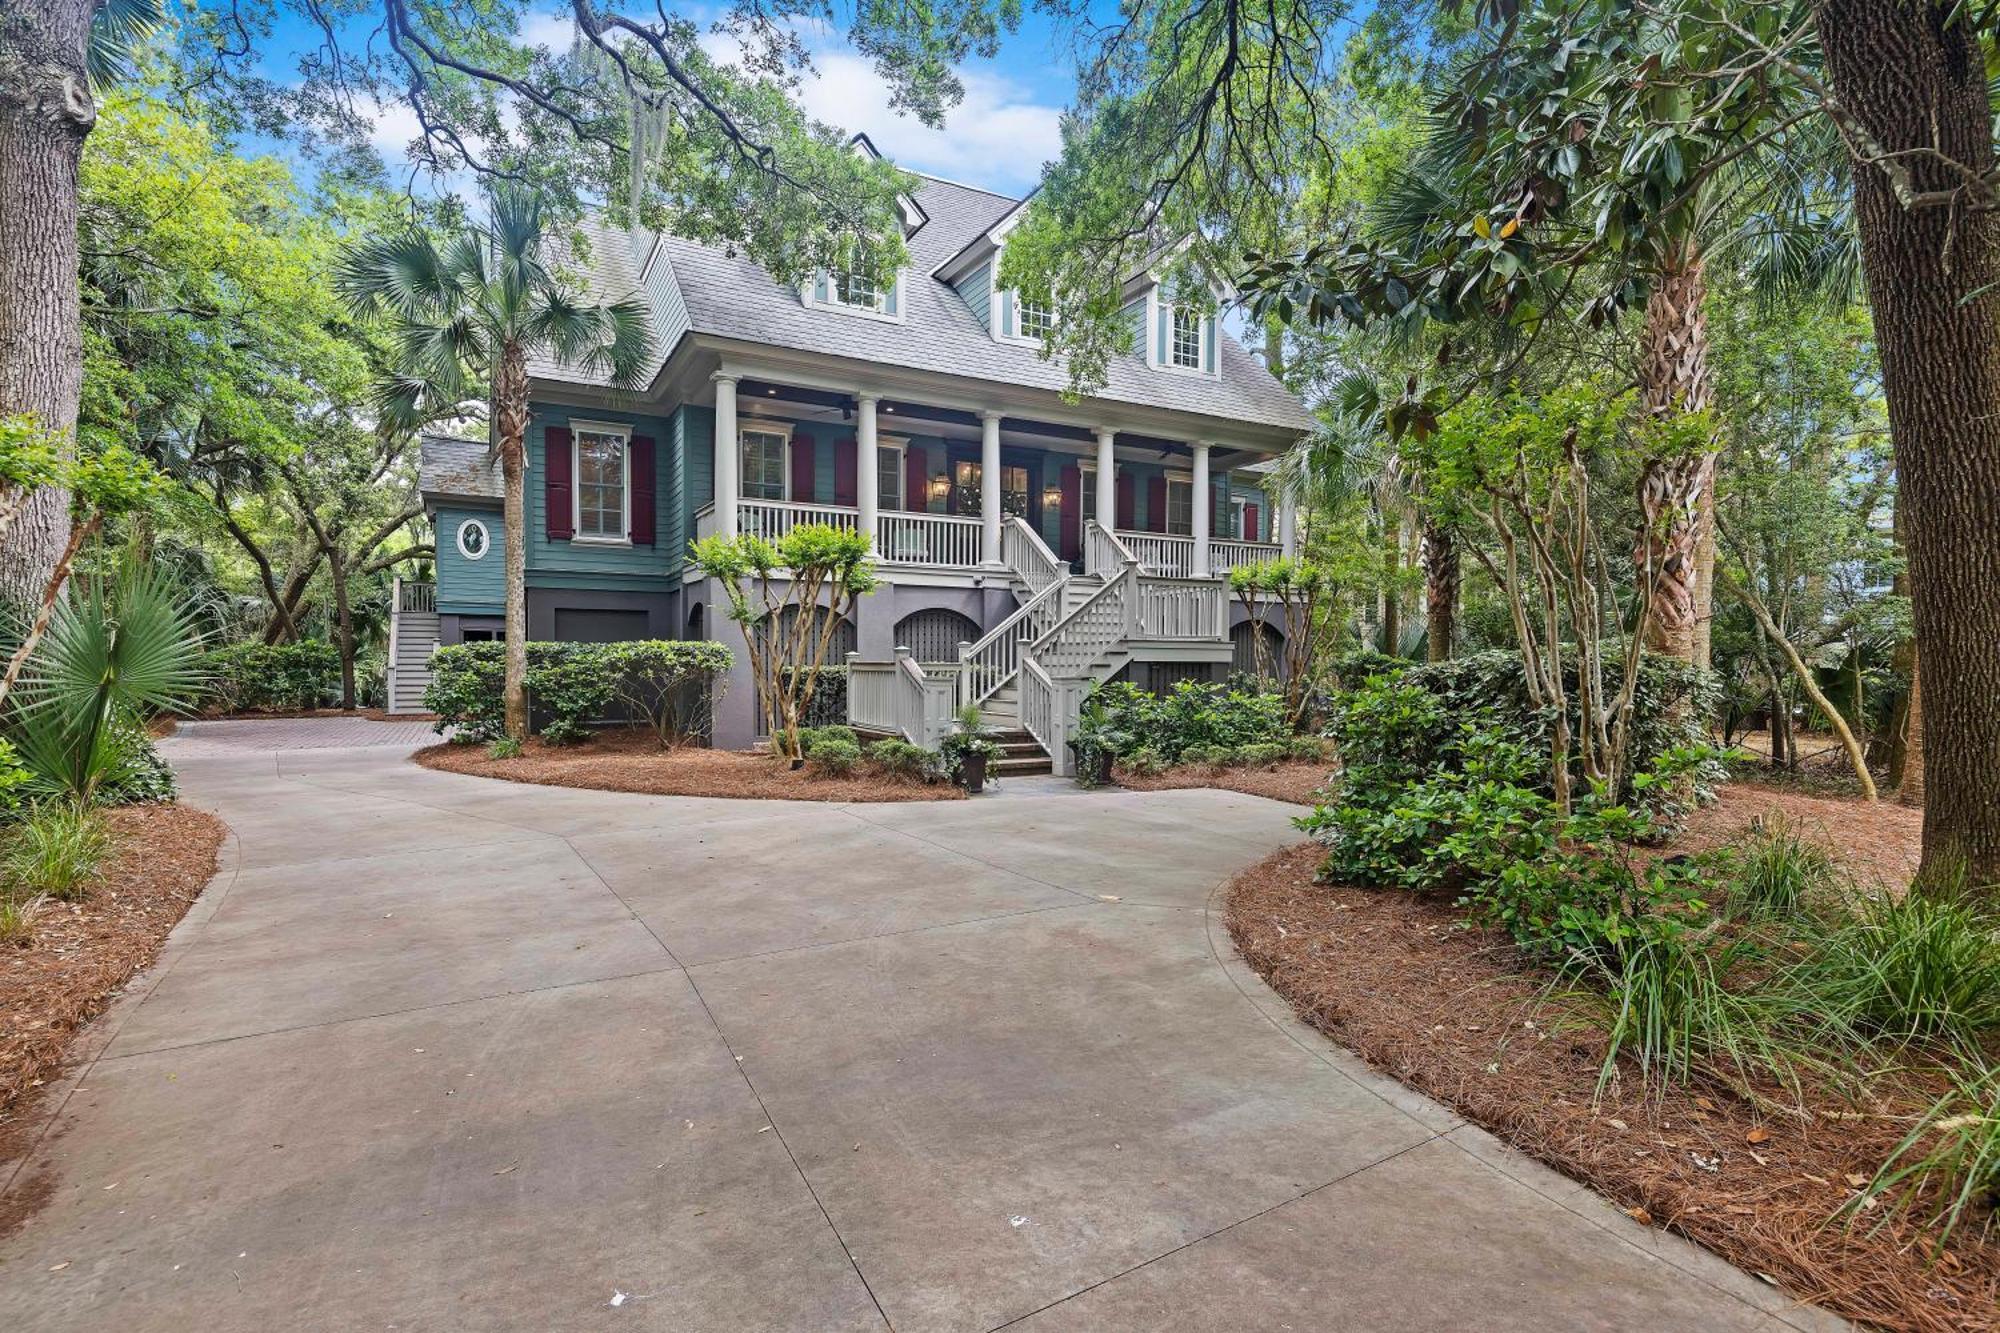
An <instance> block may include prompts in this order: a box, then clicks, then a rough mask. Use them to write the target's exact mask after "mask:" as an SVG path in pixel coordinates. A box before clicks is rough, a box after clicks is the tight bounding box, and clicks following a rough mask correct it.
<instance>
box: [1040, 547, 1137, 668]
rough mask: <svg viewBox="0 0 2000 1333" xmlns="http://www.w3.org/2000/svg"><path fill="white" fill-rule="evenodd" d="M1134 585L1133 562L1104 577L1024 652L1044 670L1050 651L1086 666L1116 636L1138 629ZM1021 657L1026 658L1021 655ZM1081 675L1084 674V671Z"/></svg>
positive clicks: (1134, 564) (1131, 635)
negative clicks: (1086, 595)
mask: <svg viewBox="0 0 2000 1333" xmlns="http://www.w3.org/2000/svg"><path fill="white" fill-rule="evenodd" d="M1138 586H1139V566H1138V563H1137V562H1136V561H1135V562H1133V563H1131V564H1128V565H1127V566H1125V568H1124V569H1123V570H1122V571H1120V572H1119V573H1118V574H1117V575H1116V576H1114V577H1111V578H1107V579H1105V580H1104V586H1103V587H1101V588H1099V589H1098V590H1097V591H1096V592H1094V593H1092V594H1091V595H1090V596H1089V597H1087V598H1085V599H1084V600H1083V601H1082V602H1081V603H1079V604H1078V605H1077V607H1076V609H1075V610H1073V611H1071V612H1070V613H1069V614H1068V615H1066V616H1064V617H1063V618H1062V619H1061V620H1059V621H1057V622H1056V623H1055V624H1054V625H1053V626H1051V627H1050V629H1049V630H1048V632H1047V633H1045V634H1043V635H1042V636H1041V637H1040V638H1038V639H1036V640H1035V641H1034V643H1033V644H1031V645H1029V648H1028V652H1029V653H1032V654H1033V656H1034V657H1035V658H1036V659H1037V661H1038V662H1040V664H1041V665H1042V666H1043V668H1044V669H1048V668H1049V667H1050V666H1051V665H1052V664H1051V663H1050V662H1048V661H1046V660H1043V659H1046V658H1048V657H1049V656H1050V655H1051V653H1052V651H1053V652H1055V653H1056V654H1058V655H1059V656H1061V657H1063V658H1068V659H1073V664H1074V665H1075V666H1078V667H1086V668H1087V667H1088V665H1089V664H1090V663H1092V662H1095V661H1096V660H1097V658H1098V657H1100V656H1102V654H1103V652H1104V650H1105V649H1106V648H1109V647H1110V646H1111V645H1112V644H1114V643H1117V642H1118V641H1119V640H1120V639H1129V638H1133V637H1135V631H1136V630H1137V628H1138V626H1137V623H1136V622H1137V619H1138V610H1139V598H1138ZM1023 660H1024V661H1025V660H1026V658H1025V656H1024V658H1023ZM1049 674H1050V675H1051V676H1072V675H1075V674H1077V673H1076V672H1075V671H1068V670H1061V671H1055V670H1052V671H1050V672H1049ZM1085 674H1088V673H1087V671H1086V672H1085Z"/></svg>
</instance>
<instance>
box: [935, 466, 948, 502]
mask: <svg viewBox="0 0 2000 1333" xmlns="http://www.w3.org/2000/svg"><path fill="white" fill-rule="evenodd" d="M950 494H951V478H950V477H948V476H946V475H945V474H944V473H942V472H940V473H938V474H937V475H936V476H935V477H932V478H931V499H933V500H942V499H945V498H946V497H947V496H949V495H950Z"/></svg>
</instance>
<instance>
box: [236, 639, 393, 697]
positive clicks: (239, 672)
mask: <svg viewBox="0 0 2000 1333" xmlns="http://www.w3.org/2000/svg"><path fill="white" fill-rule="evenodd" d="M201 665H202V670H203V672H204V674H206V675H207V676H208V678H209V685H208V699H209V702H210V703H211V704H212V705H213V706H214V707H216V708H218V709H220V710H221V711H223V712H225V713H254V712H303V711H305V710H307V709H313V708H321V707H325V706H328V705H331V704H334V703H336V702H338V701H339V699H340V649H339V648H337V647H335V646H334V645H333V644H331V643H327V642H326V641H324V640H322V639H302V640H300V641H299V642H297V643H275V644H267V643H239V644H234V645H232V646H230V647H228V648H219V649H217V650H216V651H215V652H212V653H209V654H208V655H207V656H205V657H203V658H202V663H201ZM358 675H359V668H358V666H357V676H358Z"/></svg>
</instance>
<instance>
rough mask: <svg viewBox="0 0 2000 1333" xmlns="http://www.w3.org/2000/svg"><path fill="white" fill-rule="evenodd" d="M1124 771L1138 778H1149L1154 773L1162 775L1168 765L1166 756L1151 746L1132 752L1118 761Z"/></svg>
mask: <svg viewBox="0 0 2000 1333" xmlns="http://www.w3.org/2000/svg"><path fill="white" fill-rule="evenodd" d="M1118 762H1119V763H1120V764H1122V765H1123V766H1124V768H1125V770H1126V771H1127V772H1129V773H1132V774H1134V775H1136V776H1138V777H1142V778H1149V777H1152V776H1153V775H1154V774H1156V773H1164V772H1165V771H1166V770H1167V768H1168V767H1169V765H1168V764H1167V760H1166V756H1165V755H1163V754H1161V753H1160V752H1159V751H1158V750H1155V749H1153V748H1152V747H1151V746H1146V747H1145V748H1143V749H1138V750H1134V751H1132V753H1130V754H1128V755H1126V756H1125V757H1124V758H1123V759H1120V760H1119V761H1118Z"/></svg>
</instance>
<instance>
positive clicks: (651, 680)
mask: <svg viewBox="0 0 2000 1333" xmlns="http://www.w3.org/2000/svg"><path fill="white" fill-rule="evenodd" d="M506 651H507V649H506V645H505V644H501V643H461V644H453V645H451V646H449V647H445V648H440V649H438V650H437V652H436V653H435V654H433V655H432V657H431V683H430V688H429V689H427V690H425V691H424V707H425V708H427V709H429V710H430V711H431V712H433V713H436V714H437V715H438V720H437V722H436V724H435V726H434V729H435V730H436V731H438V732H439V733H444V732H448V731H449V732H453V733H454V739H458V740H465V741H489V740H492V739H493V738H495V737H497V736H499V735H501V734H502V733H503V732H504V731H505V730H506V725H505V724H506V708H505V703H504V701H503V699H502V697H501V695H502V689H503V686H504V684H505V681H506V671H507V663H506ZM731 660H732V659H731V657H730V653H729V649H728V648H727V647H725V646H724V645H722V644H719V643H710V642H707V641H705V640H699V639H690V640H686V641H676V640H666V639H641V640H637V641H635V642H631V643H530V644H529V645H528V703H529V711H530V716H531V719H532V722H533V725H534V728H535V730H536V731H537V732H538V733H539V734H540V735H541V736H542V737H543V739H545V740H548V741H552V742H554V743H556V744H567V743H568V742H571V741H577V740H581V739H583V738H584V737H585V736H586V735H588V734H589V732H590V728H591V727H592V726H593V725H594V724H596V723H599V722H603V721H606V720H608V719H609V718H610V716H611V714H612V713H613V712H614V711H616V710H617V709H619V708H621V707H622V708H623V709H624V710H625V711H626V712H627V714H628V716H630V715H637V717H642V718H644V720H645V721H646V722H648V723H649V724H650V725H651V726H652V727H653V728H654V729H655V730H656V731H657V732H659V734H660V739H661V741H662V742H663V743H664V742H669V741H672V740H674V739H677V738H679V737H682V736H687V735H691V734H698V733H702V732H705V730H706V728H707V725H708V708H709V705H710V703H711V701H712V698H713V695H714V688H715V681H716V679H717V678H718V677H720V676H721V675H722V674H723V673H725V672H727V671H728V670H729V667H730V663H731ZM635 720H636V719H635Z"/></svg>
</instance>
